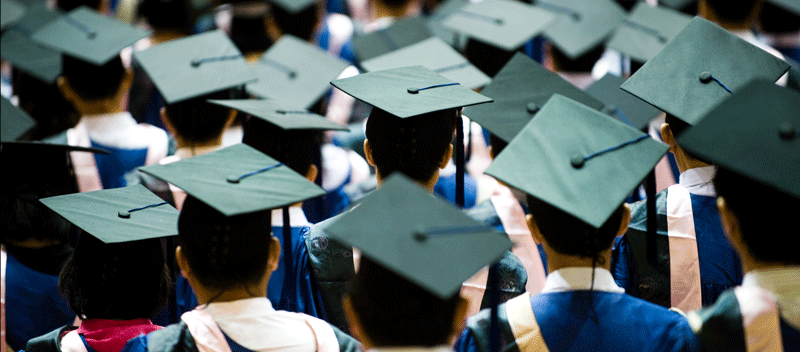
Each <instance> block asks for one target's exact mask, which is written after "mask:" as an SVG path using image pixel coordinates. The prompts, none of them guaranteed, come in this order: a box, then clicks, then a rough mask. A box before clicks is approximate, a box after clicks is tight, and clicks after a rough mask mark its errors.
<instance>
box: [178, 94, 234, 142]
mask: <svg viewBox="0 0 800 352" xmlns="http://www.w3.org/2000/svg"><path fill="white" fill-rule="evenodd" d="M232 96H233V90H232V89H226V90H221V91H216V92H212V93H208V94H205V95H202V96H199V97H194V98H191V99H187V100H183V101H179V102H177V103H172V104H167V105H165V106H164V111H165V112H166V115H167V116H166V117H167V120H169V123H170V124H171V125H172V128H174V129H175V131H174V132H175V134H176V135H178V136H180V137H181V138H182V139H184V140H186V141H188V142H190V143H203V142H208V141H211V140H213V139H214V138H217V137H219V136H220V135H221V134H222V133H223V132H224V129H225V124H226V123H227V122H228V117H229V116H230V113H231V108H229V107H227V106H222V105H217V104H211V103H209V102H208V100H211V99H219V100H225V99H231V98H232Z"/></svg>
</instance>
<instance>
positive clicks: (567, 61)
mask: <svg viewBox="0 0 800 352" xmlns="http://www.w3.org/2000/svg"><path fill="white" fill-rule="evenodd" d="M549 49H550V58H551V59H552V60H553V68H554V69H555V70H556V71H557V72H592V68H593V67H594V65H595V63H597V61H598V60H600V57H601V56H603V52H605V50H606V49H605V47H604V46H602V45H598V46H596V47H595V48H594V49H591V50H589V51H587V52H586V53H585V54H583V55H581V56H579V57H576V58H574V59H573V58H570V57H569V56H567V55H566V54H565V53H564V52H563V51H561V50H560V49H559V48H557V47H556V46H555V45H550V46H549Z"/></svg>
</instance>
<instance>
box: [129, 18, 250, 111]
mask: <svg viewBox="0 0 800 352" xmlns="http://www.w3.org/2000/svg"><path fill="white" fill-rule="evenodd" d="M133 57H134V58H135V59H136V61H138V62H139V64H141V65H142V68H143V69H144V70H145V72H147V75H148V76H150V79H152V80H153V83H155V85H156V88H158V91H159V92H160V93H161V95H163V96H164V100H165V101H166V103H167V104H173V103H177V102H180V101H183V100H186V99H191V98H194V97H198V96H201V95H205V94H209V93H213V92H218V91H221V90H225V89H229V88H233V87H237V86H241V85H243V84H245V83H246V82H249V81H252V80H255V77H254V76H253V75H252V72H251V71H250V68H249V66H248V65H247V62H246V61H245V59H244V57H243V56H242V53H241V52H239V49H237V48H236V46H235V45H234V44H233V42H231V40H230V39H229V38H228V36H226V35H225V33H224V32H222V30H216V31H211V32H205V33H201V34H195V35H193V36H190V37H186V38H183V39H178V40H173V41H170V42H167V43H164V44H159V45H156V46H153V47H150V48H149V49H147V50H144V51H135V52H134V53H133Z"/></svg>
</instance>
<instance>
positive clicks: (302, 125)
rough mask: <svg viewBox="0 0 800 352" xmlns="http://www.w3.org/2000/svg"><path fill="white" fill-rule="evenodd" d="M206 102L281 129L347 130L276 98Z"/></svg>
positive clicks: (322, 117)
mask: <svg viewBox="0 0 800 352" xmlns="http://www.w3.org/2000/svg"><path fill="white" fill-rule="evenodd" d="M208 102H209V103H212V104H217V105H222V106H227V107H229V108H231V109H235V110H238V111H241V112H244V113H247V114H250V115H251V116H253V117H255V118H259V119H262V120H264V121H267V122H269V123H271V124H273V125H275V126H278V127H279V128H281V129H283V130H332V131H347V130H348V128H347V127H345V126H342V125H339V124H337V123H335V122H333V121H331V120H328V119H326V118H325V117H324V116H320V115H317V114H315V113H313V112H310V111H308V110H304V109H303V108H302V107H297V106H294V105H291V104H287V103H284V102H280V101H276V100H270V99H263V100H254V99H233V100H209V101H208Z"/></svg>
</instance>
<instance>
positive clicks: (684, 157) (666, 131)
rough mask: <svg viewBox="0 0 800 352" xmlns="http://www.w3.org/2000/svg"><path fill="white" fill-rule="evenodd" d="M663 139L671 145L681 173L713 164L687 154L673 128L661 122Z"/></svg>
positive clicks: (670, 149)
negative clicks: (673, 132)
mask: <svg viewBox="0 0 800 352" xmlns="http://www.w3.org/2000/svg"><path fill="white" fill-rule="evenodd" d="M661 139H662V140H663V141H664V143H666V144H667V145H669V151H670V153H672V155H674V156H675V163H676V164H678V171H679V172H680V173H684V172H686V171H687V170H691V169H695V168H699V167H706V166H712V165H711V164H708V163H704V162H702V161H700V160H697V159H695V158H693V157H692V156H690V155H689V154H687V153H686V152H685V151H684V150H683V148H681V147H680V146H679V145H678V142H677V140H676V138H675V136H674V135H673V134H672V129H670V127H669V124H667V123H663V124H661Z"/></svg>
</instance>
